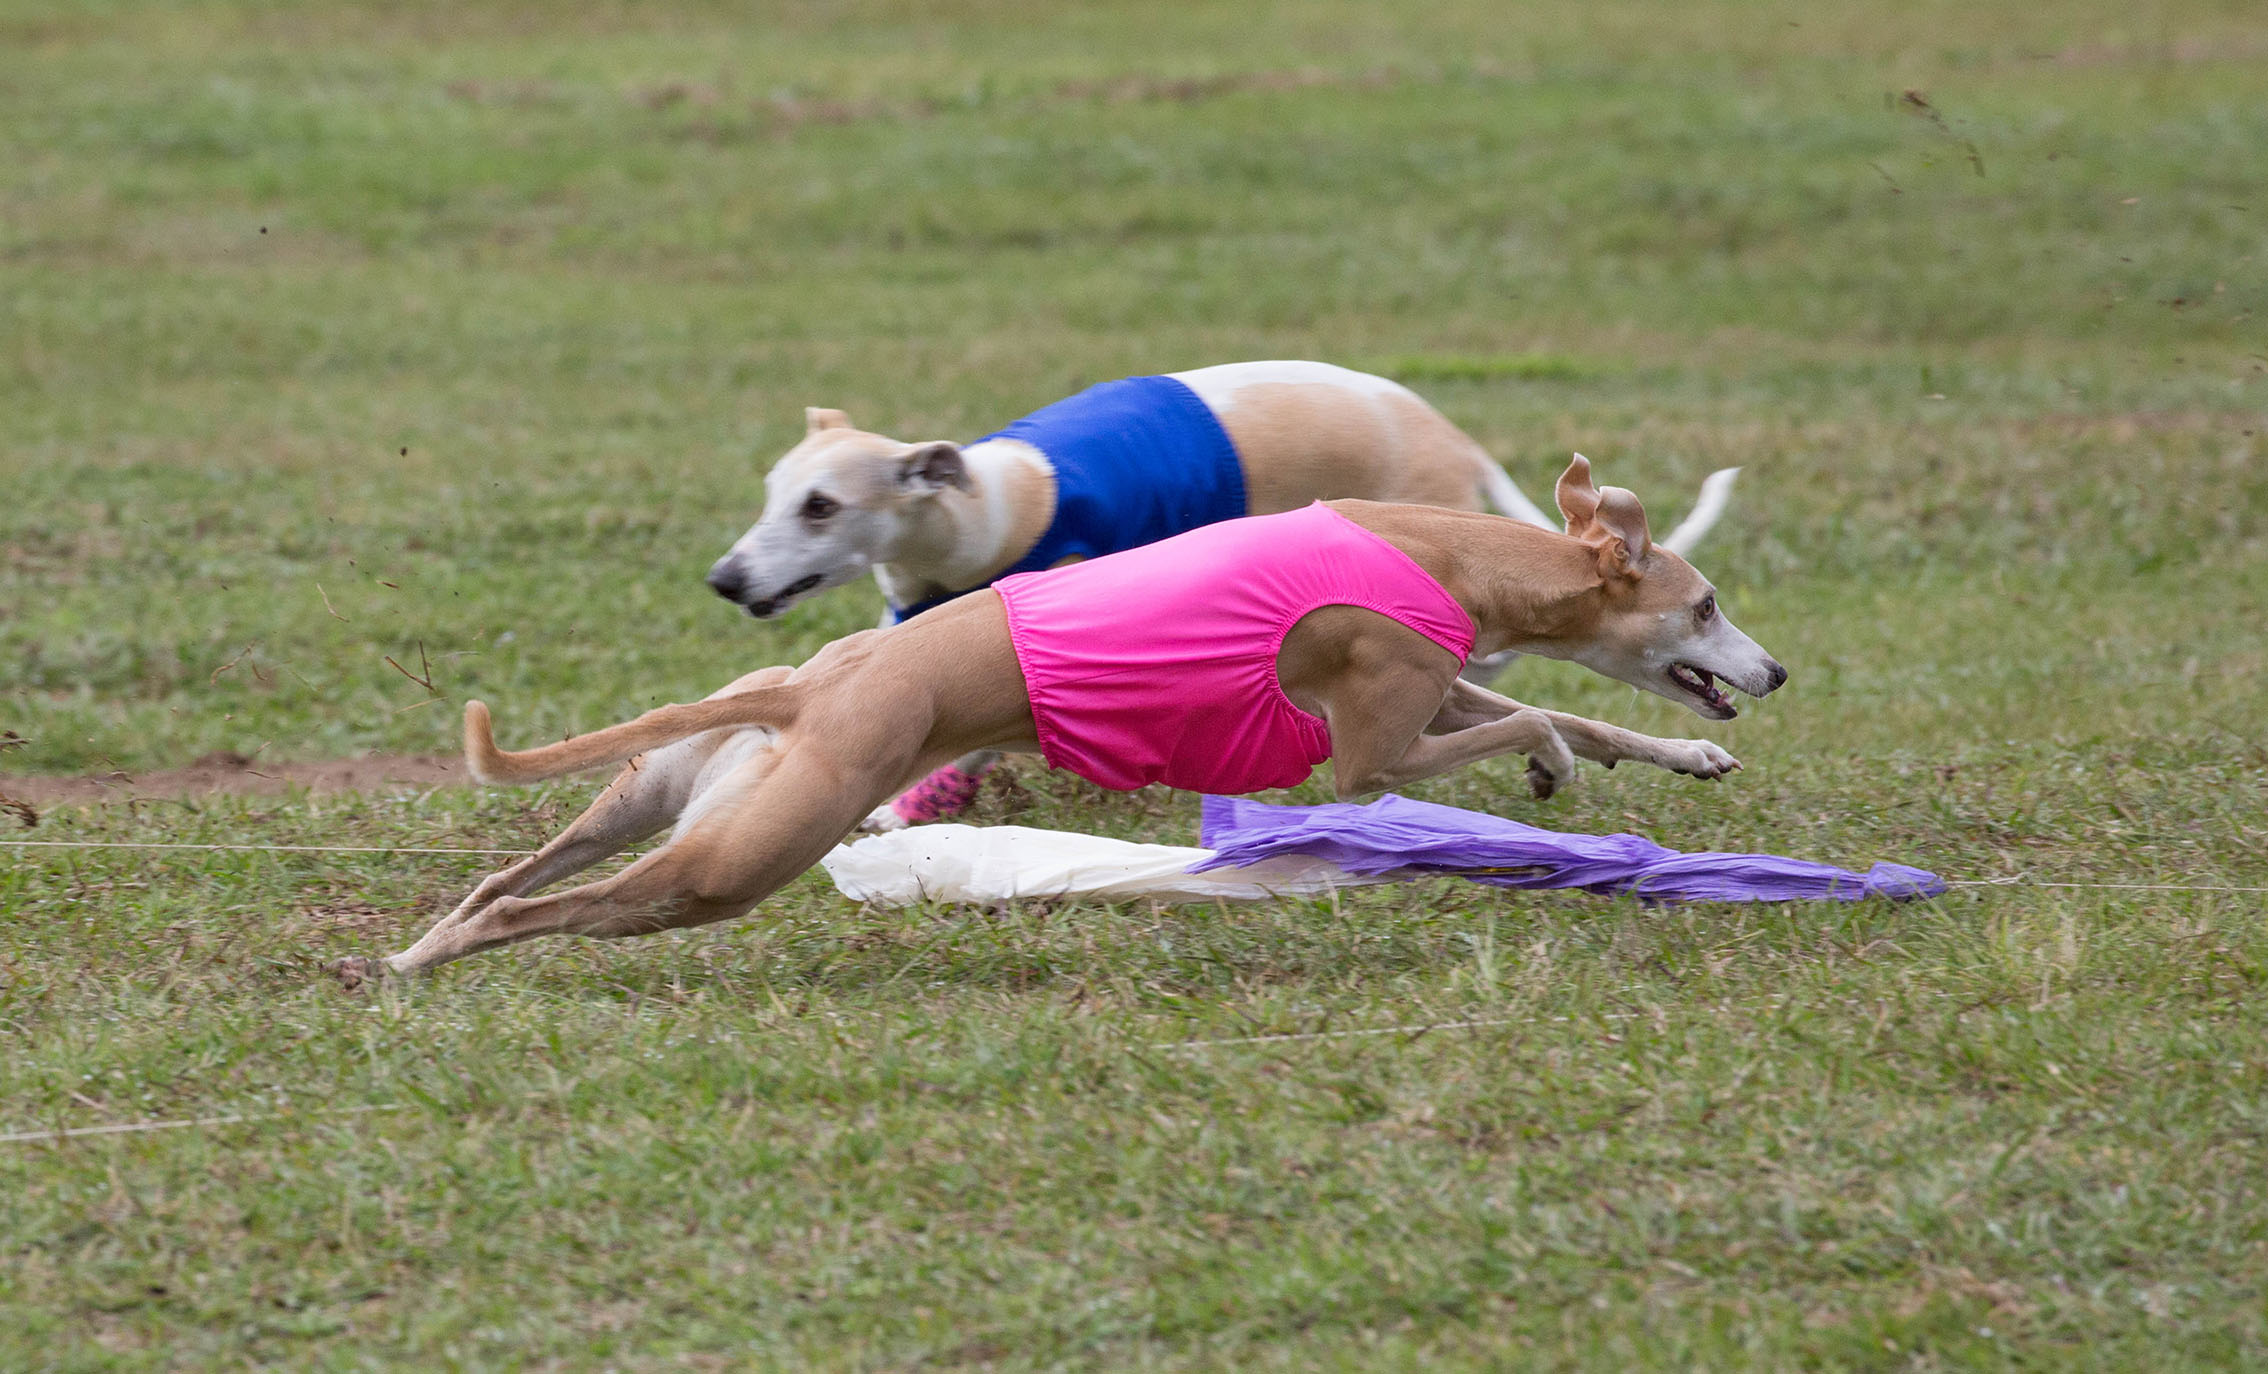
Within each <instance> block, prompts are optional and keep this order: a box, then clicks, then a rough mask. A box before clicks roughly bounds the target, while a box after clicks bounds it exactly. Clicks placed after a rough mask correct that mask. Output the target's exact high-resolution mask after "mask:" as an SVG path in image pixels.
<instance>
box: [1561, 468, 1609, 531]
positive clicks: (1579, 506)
mask: <svg viewBox="0 0 2268 1374" xmlns="http://www.w3.org/2000/svg"><path fill="white" fill-rule="evenodd" d="M1557 495H1558V497H1559V513H1560V514H1561V515H1564V516H1566V517H1567V532H1568V533H1569V534H1571V535H1573V536H1575V537H1576V538H1577V539H1588V538H1589V537H1590V533H1591V517H1592V516H1594V515H1596V514H1598V510H1599V490H1598V488H1597V487H1594V486H1592V485H1591V460H1590V459H1588V458H1585V457H1584V456H1583V455H1582V454H1580V453H1578V454H1576V455H1575V461H1574V462H1571V463H1569V464H1568V465H1567V471H1565V472H1563V473H1561V474H1559V490H1558V493H1557Z"/></svg>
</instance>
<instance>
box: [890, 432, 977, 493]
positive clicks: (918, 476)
mask: <svg viewBox="0 0 2268 1374" xmlns="http://www.w3.org/2000/svg"><path fill="white" fill-rule="evenodd" d="M898 481H899V483H900V484H901V485H903V486H907V487H911V488H913V489H914V490H916V491H924V492H934V491H942V490H944V489H945V488H946V487H958V488H960V489H961V490H962V491H967V490H968V489H969V465H968V462H967V460H966V459H964V458H962V457H961V446H960V445H959V444H956V443H954V442H953V441H952V440H950V439H933V440H931V441H930V442H929V443H926V444H915V445H913V446H912V447H910V448H908V449H907V450H906V452H905V455H904V457H902V458H900V459H899V460H898Z"/></svg>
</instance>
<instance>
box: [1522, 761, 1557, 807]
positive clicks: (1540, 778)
mask: <svg viewBox="0 0 2268 1374" xmlns="http://www.w3.org/2000/svg"><path fill="white" fill-rule="evenodd" d="M1563 781H1565V779H1563V778H1561V777H1560V776H1559V775H1558V774H1557V773H1554V772H1552V771H1551V769H1549V768H1547V767H1545V766H1544V765H1543V763H1542V762H1541V761H1539V760H1537V759H1529V760H1528V791H1529V793H1531V794H1532V795H1533V796H1534V797H1535V799H1536V800H1537V801H1545V800H1548V799H1549V798H1550V796H1551V794H1552V793H1554V792H1557V791H1558V790H1559V784H1560V783H1561V782H1563Z"/></svg>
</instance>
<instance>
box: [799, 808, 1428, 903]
mask: <svg viewBox="0 0 2268 1374" xmlns="http://www.w3.org/2000/svg"><path fill="white" fill-rule="evenodd" d="M1211 857H1213V851H1212V850H1210V849H1192V848H1184V847H1182V846H1179V845H1166V844H1135V843H1133V842H1132V841H1129V840H1113V839H1106V838H1104V837H1102V836H1100V835H1078V834H1073V833H1071V832H1069V831H1065V830H1033V829H1029V828H1027V827H1025V826H1021V825H916V826H910V827H908V828H907V829H904V830H895V831H891V832H890V833H888V834H886V835H869V836H867V837H866V838H865V839H862V840H860V841H858V842H857V843H855V844H847V845H837V846H835V848H834V849H833V851H832V852H830V853H829V854H828V855H827V856H826V857H825V858H823V859H821V860H820V861H819V862H820V864H821V865H822V866H824V867H825V868H826V870H827V876H828V877H830V878H832V879H834V881H835V886H836V888H837V889H839V890H840V891H841V892H842V894H843V895H844V896H845V897H848V898H850V899H851V900H852V901H856V902H873V903H876V904H877V905H880V906H910V905H912V904H913V903H915V902H920V901H932V902H977V903H992V902H1005V901H1010V900H1013V899H1015V898H1019V897H1093V898H1097V899H1099V900H1104V901H1124V900H1130V899H1148V900H1152V901H1161V902H1218V901H1230V902H1256V901H1265V900H1266V899H1268V898H1270V897H1305V896H1313V895H1315V894H1317V893H1321V892H1328V891H1330V890H1331V889H1332V888H1335V887H1350V886H1360V885H1365V884H1370V883H1382V882H1392V881H1394V879H1393V878H1392V877H1391V876H1388V875H1384V874H1381V875H1378V876H1376V877H1369V876H1359V875H1356V874H1353V873H1349V872H1347V871H1346V870H1344V869H1342V868H1340V867H1339V866H1338V865H1336V864H1334V863H1331V862H1329V861H1328V860H1324V859H1316V858H1310V857H1308V856H1306V855H1302V854H1287V855H1280V856H1277V857H1275V858H1271V859H1266V860H1263V861H1261V862H1259V863H1256V864H1251V865H1248V866H1246V867H1243V868H1216V869H1214V870H1212V871H1211V872H1209V873H1191V872H1189V871H1188V869H1189V866H1190V865H1191V864H1194V863H1199V862H1201V861H1203V860H1205V859H1209V858H1211Z"/></svg>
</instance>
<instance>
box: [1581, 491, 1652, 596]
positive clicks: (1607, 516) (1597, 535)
mask: <svg viewBox="0 0 2268 1374" xmlns="http://www.w3.org/2000/svg"><path fill="white" fill-rule="evenodd" d="M1583 542H1585V543H1587V544H1596V545H1598V547H1599V566H1600V569H1601V571H1603V572H1605V573H1607V574H1608V575H1609V576H1613V577H1628V578H1636V577H1637V576H1638V575H1639V565H1640V564H1641V563H1644V562H1645V561H1646V551H1647V550H1648V549H1650V548H1652V547H1653V538H1652V536H1651V535H1649V534H1648V533H1647V531H1646V508H1645V507H1644V506H1641V505H1639V504H1638V495H1637V493H1636V492H1633V491H1630V490H1628V489H1626V488H1623V487H1601V488H1599V506H1598V510H1597V512H1596V513H1595V514H1593V515H1592V516H1591V534H1590V535H1589V536H1588V537H1587V538H1585V540H1584V541H1583Z"/></svg>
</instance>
